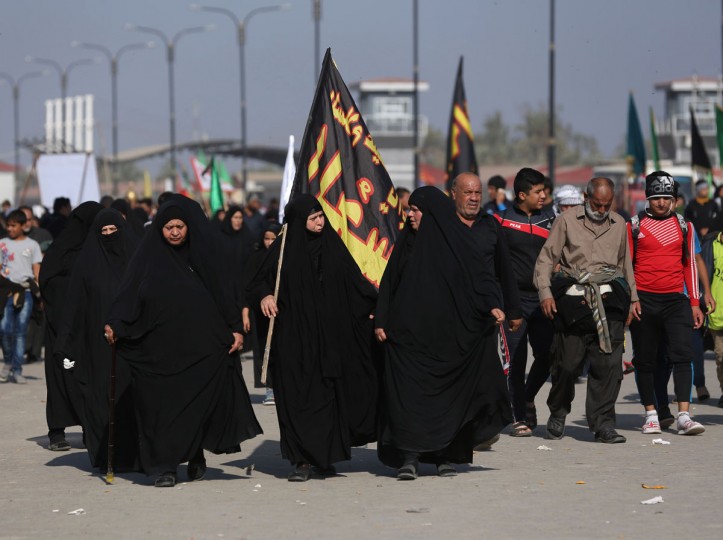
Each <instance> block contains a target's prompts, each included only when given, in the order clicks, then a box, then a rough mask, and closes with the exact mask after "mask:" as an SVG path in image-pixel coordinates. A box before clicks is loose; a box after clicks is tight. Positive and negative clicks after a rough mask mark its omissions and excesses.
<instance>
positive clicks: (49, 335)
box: [40, 201, 103, 442]
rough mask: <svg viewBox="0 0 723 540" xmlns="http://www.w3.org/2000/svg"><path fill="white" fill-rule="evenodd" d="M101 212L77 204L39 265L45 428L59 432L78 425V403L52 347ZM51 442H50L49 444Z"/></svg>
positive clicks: (72, 381)
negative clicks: (78, 265) (81, 256)
mask: <svg viewBox="0 0 723 540" xmlns="http://www.w3.org/2000/svg"><path fill="white" fill-rule="evenodd" d="M102 209H103V206H101V205H100V204H99V203H97V202H93V201H88V202H84V203H82V204H80V205H79V206H78V207H77V208H76V209H75V210H73V211H72V212H71V213H70V217H69V218H68V224H67V226H66V227H65V229H64V230H63V232H62V233H61V234H60V236H59V237H58V238H57V239H56V240H55V241H54V242H53V243H52V244H51V245H50V247H49V248H48V251H47V252H46V253H45V256H44V257H43V262H42V264H41V265H40V293H41V295H42V298H43V307H44V309H45V317H46V320H47V325H46V332H45V382H46V385H47V390H48V397H47V401H46V405H45V415H46V419H47V422H48V428H49V429H50V430H51V432H52V431H62V430H63V429H65V428H66V427H70V426H75V425H80V423H81V419H80V410H81V403H80V399H79V397H80V396H79V393H78V389H77V386H76V383H75V379H74V377H73V376H72V375H71V374H70V372H68V371H67V370H65V369H63V366H62V364H61V363H59V362H56V361H54V359H53V357H54V353H53V345H54V343H55V339H56V337H57V335H58V328H59V326H60V322H61V320H62V313H63V306H64V302H65V296H66V293H67V290H68V286H69V284H70V276H71V273H72V271H73V268H74V267H75V262H76V260H77V258H78V255H79V254H80V250H81V249H82V247H83V244H84V242H85V239H86V237H87V236H88V231H89V230H90V226H91V224H92V223H93V219H94V218H95V216H96V214H98V212H100V211H101V210H102ZM51 442H53V441H51Z"/></svg>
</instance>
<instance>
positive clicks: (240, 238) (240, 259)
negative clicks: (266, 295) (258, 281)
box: [221, 206, 254, 306]
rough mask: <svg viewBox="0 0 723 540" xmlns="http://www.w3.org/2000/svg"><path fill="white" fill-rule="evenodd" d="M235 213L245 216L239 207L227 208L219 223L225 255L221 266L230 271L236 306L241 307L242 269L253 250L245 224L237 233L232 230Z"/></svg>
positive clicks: (250, 237) (251, 236) (250, 236)
mask: <svg viewBox="0 0 723 540" xmlns="http://www.w3.org/2000/svg"><path fill="white" fill-rule="evenodd" d="M237 212H240V213H241V216H242V217H243V218H244V219H245V217H246V216H244V213H243V210H242V209H241V208H240V207H239V206H231V207H229V209H228V210H227V211H226V216H225V217H224V219H223V222H222V223H221V242H222V245H223V249H224V254H225V257H224V261H223V264H224V265H225V266H227V267H228V269H229V270H230V275H231V280H232V282H233V295H234V298H235V301H236V304H237V306H243V305H244V303H245V301H244V299H243V287H244V279H243V277H244V269H245V267H246V263H247V262H248V259H249V257H250V256H251V253H252V252H253V249H254V235H253V233H252V232H251V231H250V230H249V228H248V227H247V226H246V224H245V223H243V224H242V225H241V229H239V230H238V231H237V230H235V229H234V228H233V226H232V225H231V219H232V218H233V216H234V214H236V213H237Z"/></svg>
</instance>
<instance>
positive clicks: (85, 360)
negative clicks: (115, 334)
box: [56, 208, 139, 471]
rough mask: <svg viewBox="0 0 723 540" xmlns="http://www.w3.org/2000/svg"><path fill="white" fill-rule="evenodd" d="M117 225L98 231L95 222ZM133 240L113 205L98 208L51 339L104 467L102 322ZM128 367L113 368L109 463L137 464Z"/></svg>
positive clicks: (106, 355) (106, 371)
mask: <svg viewBox="0 0 723 540" xmlns="http://www.w3.org/2000/svg"><path fill="white" fill-rule="evenodd" d="M106 225H115V226H116V227H117V229H118V230H117V231H116V232H115V233H113V234H110V235H102V234H101V232H100V231H101V228H102V227H103V226H106ZM137 243H138V241H137V240H136V237H135V235H134V234H133V233H132V232H131V231H130V230H129V226H128V225H127V222H126V221H125V219H123V216H122V215H121V214H120V212H118V211H117V210H114V209H112V208H107V209H105V210H101V211H100V213H99V214H98V215H97V216H96V218H95V220H94V221H93V226H92V228H91V231H90V234H89V235H88V238H87V239H86V241H85V245H84V246H83V249H82V250H81V253H80V256H79V257H78V264H77V266H76V268H75V270H74V271H73V275H72V276H71V280H70V287H69V289H68V294H67V295H66V301H65V306H64V311H63V320H62V323H61V326H60V331H59V335H58V339H57V341H56V358H57V360H60V359H62V358H69V359H70V360H71V361H73V362H75V366H74V368H73V376H74V377H75V380H76V382H77V384H78V388H79V390H80V393H81V396H82V406H81V420H82V425H83V433H84V435H85V446H86V448H87V450H88V455H89V457H90V462H91V464H92V466H93V467H99V468H101V469H105V467H106V464H107V458H108V455H107V448H108V412H109V410H108V404H109V383H110V375H111V352H112V350H111V347H110V346H109V345H108V343H106V341H105V339H104V337H103V325H104V321H105V320H106V317H107V316H108V312H109V310H110V306H111V302H112V301H113V300H114V298H115V295H116V293H117V292H118V287H119V286H120V281H121V278H122V277H123V272H124V270H125V268H126V265H127V263H128V261H129V260H130V258H131V255H132V254H133V252H134V251H135V249H136V246H137ZM130 382H131V378H130V370H129V369H128V366H127V365H125V364H124V363H117V365H116V373H115V454H114V469H115V470H117V471H129V470H130V471H132V470H138V468H139V464H138V430H137V429H136V421H135V416H134V410H133V403H132V397H131V388H130Z"/></svg>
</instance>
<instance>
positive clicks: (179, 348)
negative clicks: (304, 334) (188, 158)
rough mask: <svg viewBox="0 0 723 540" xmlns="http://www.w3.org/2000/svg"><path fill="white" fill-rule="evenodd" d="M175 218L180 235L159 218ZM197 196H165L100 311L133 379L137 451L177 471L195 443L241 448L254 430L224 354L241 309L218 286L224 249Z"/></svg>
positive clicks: (150, 463) (144, 460)
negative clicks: (173, 236)
mask: <svg viewBox="0 0 723 540" xmlns="http://www.w3.org/2000/svg"><path fill="white" fill-rule="evenodd" d="M171 219H181V220H182V221H183V222H184V223H185V224H186V225H187V227H188V236H187V239H186V242H185V243H184V244H183V245H182V246H181V247H173V246H171V245H170V244H168V243H167V242H166V241H165V240H164V238H163V233H162V229H163V226H164V225H165V224H166V223H167V222H169V221H170V220H171ZM214 238H215V235H214V233H213V231H212V229H211V225H210V223H209V221H208V220H207V219H206V217H205V216H204V215H203V212H202V211H201V208H200V207H199V206H198V204H197V203H195V202H193V201H191V200H189V199H186V198H185V197H182V196H177V195H176V196H173V197H172V199H171V200H169V201H168V202H166V203H165V204H164V205H163V206H162V207H161V208H160V209H159V211H158V214H157V216H156V218H155V219H154V220H153V225H152V227H151V229H150V230H149V231H148V234H147V235H146V236H145V237H144V239H143V241H142V243H141V245H140V247H139V248H138V251H137V252H136V255H135V256H134V258H133V260H132V261H131V263H130V265H129V267H128V269H127V271H126V274H125V278H124V280H123V283H122V285H121V288H120V292H119V294H118V295H117V298H116V301H115V303H114V305H113V307H112V309H111V313H110V315H109V317H108V320H109V325H110V326H111V328H112V329H113V331H114V333H115V334H116V337H117V338H118V339H119V341H118V351H119V355H120V357H121V358H122V359H123V360H124V361H125V362H127V363H128V365H129V366H130V369H131V374H132V379H133V383H132V384H133V399H134V404H135V408H136V414H137V420H138V428H139V439H140V458H141V465H142V467H143V470H144V471H145V472H146V473H147V474H158V473H163V472H167V471H175V470H176V467H177V465H178V464H179V463H183V462H184V461H188V460H189V459H190V458H191V457H193V456H194V455H196V454H197V452H198V450H199V449H200V448H201V447H203V448H204V449H206V450H209V451H211V452H214V453H224V452H236V451H239V449H240V448H239V443H240V442H241V441H244V440H247V439H250V438H252V437H254V436H256V435H258V434H259V433H261V427H260V426H259V424H258V422H257V421H256V417H255V416H254V413H253V410H252V408H251V401H250V398H249V394H248V391H247V390H246V385H245V383H244V380H243V377H242V375H241V366H240V363H239V362H238V360H237V359H236V357H235V356H234V357H232V356H230V355H229V354H228V350H229V348H230V347H231V345H232V344H233V342H234V339H233V335H232V331H233V332H238V331H240V330H241V317H240V313H238V310H237V309H235V306H234V305H233V302H232V300H231V299H230V298H228V296H227V295H226V294H224V280H225V275H224V273H223V269H222V265H220V264H219V261H220V260H221V257H222V256H223V255H222V252H221V251H220V250H219V248H218V245H217V243H216V242H215V241H214Z"/></svg>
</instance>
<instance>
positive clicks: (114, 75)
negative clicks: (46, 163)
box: [70, 41, 155, 182]
mask: <svg viewBox="0 0 723 540" xmlns="http://www.w3.org/2000/svg"><path fill="white" fill-rule="evenodd" d="M70 46H71V47H80V48H83V49H92V50H95V51H100V52H102V53H103V54H104V55H105V56H106V58H107V59H108V63H109V65H110V81H111V116H112V120H111V122H112V131H111V138H112V145H113V172H114V173H116V174H114V175H113V177H114V182H117V181H118V178H117V177H116V176H117V167H118V60H119V59H120V57H121V55H123V53H125V52H127V51H131V50H138V49H151V48H153V47H154V46H155V43H153V42H152V41H148V42H146V43H131V44H129V45H125V46H123V47H121V48H120V49H118V51H117V52H116V53H115V54H113V53H112V52H111V51H110V49H108V48H106V47H103V46H102V45H96V44H95V43H82V42H79V41H73V42H72V43H71V44H70Z"/></svg>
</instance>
